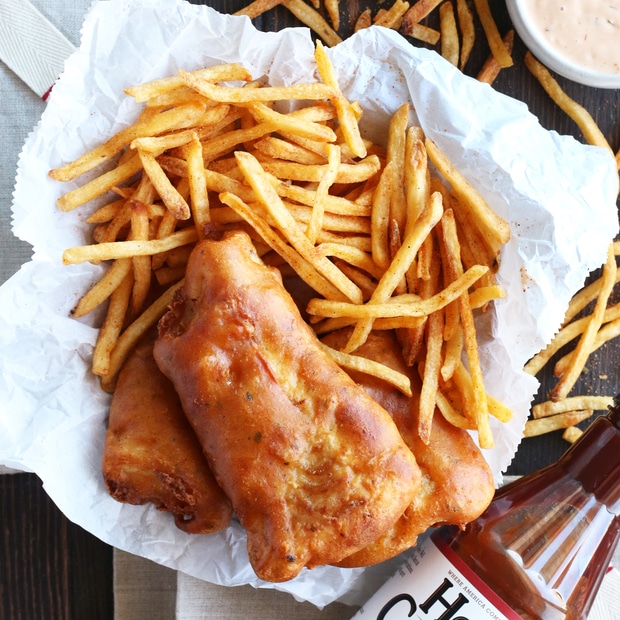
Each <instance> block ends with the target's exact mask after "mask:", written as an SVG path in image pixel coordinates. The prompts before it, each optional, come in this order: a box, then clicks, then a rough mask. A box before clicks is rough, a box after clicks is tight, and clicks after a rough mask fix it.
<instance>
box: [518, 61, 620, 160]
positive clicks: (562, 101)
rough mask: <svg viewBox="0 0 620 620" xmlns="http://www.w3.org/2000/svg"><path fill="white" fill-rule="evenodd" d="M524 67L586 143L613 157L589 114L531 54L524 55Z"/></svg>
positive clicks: (605, 140) (601, 133) (605, 139)
mask: <svg viewBox="0 0 620 620" xmlns="http://www.w3.org/2000/svg"><path fill="white" fill-rule="evenodd" d="M525 65H526V67H527V68H528V69H529V70H530V71H531V73H532V75H534V77H536V79H537V80H538V81H539V82H540V84H541V86H542V87H543V88H544V89H545V91H546V92H547V94H548V95H549V96H550V97H551V99H552V100H553V101H554V102H555V103H556V105H558V106H559V107H560V108H561V109H562V110H563V111H564V112H565V113H566V114H567V115H568V116H569V117H570V118H572V119H573V121H574V122H575V124H576V125H577V126H578V127H579V129H580V130H581V132H582V133H583V136H584V138H585V139H586V141H587V142H588V143H589V144H592V145H594V146H600V147H601V148H604V149H607V150H608V151H609V152H610V153H611V154H612V156H613V151H612V149H611V147H610V146H609V142H608V141H607V138H605V136H604V134H603V132H602V131H601V130H600V128H599V126H598V125H597V124H596V121H595V120H594V119H593V118H592V116H591V114H590V113H589V112H588V111H587V110H586V109H585V108H584V107H583V106H581V105H579V104H578V103H577V102H576V101H575V100H574V99H572V98H571V97H569V96H568V95H567V94H566V92H565V91H564V90H563V89H562V87H561V86H560V85H559V84H558V82H557V80H555V79H554V78H553V76H552V75H551V73H550V72H549V70H548V69H547V68H546V67H545V66H544V65H543V64H542V63H541V62H539V61H538V60H536V58H534V56H533V55H532V53H531V52H526V53H525Z"/></svg>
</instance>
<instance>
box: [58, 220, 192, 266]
mask: <svg viewBox="0 0 620 620" xmlns="http://www.w3.org/2000/svg"><path fill="white" fill-rule="evenodd" d="M197 238H198V235H197V234H196V231H195V229H194V228H188V229H184V230H179V231H177V232H174V233H172V234H171V235H168V236H167V237H165V238H163V239H149V240H148V241H113V242H111V243H99V244H95V245H81V246H76V247H74V248H68V249H67V250H65V251H64V252H63V255H62V261H63V264H65V265H76V264H78V263H85V262H97V261H102V260H110V259H116V258H132V257H134V256H152V255H153V254H159V253H160V252H166V251H168V250H171V249H173V248H178V247H179V246H182V245H187V244H189V243H194V242H195V241H196V240H197Z"/></svg>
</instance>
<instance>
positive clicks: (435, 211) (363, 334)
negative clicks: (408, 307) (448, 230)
mask: <svg viewBox="0 0 620 620" xmlns="http://www.w3.org/2000/svg"><path fill="white" fill-rule="evenodd" d="M442 213H443V207H442V203H441V196H440V195H439V194H437V193H435V194H433V195H432V196H431V199H430V200H429V204H428V208H427V210H426V212H425V213H424V214H423V215H422V216H421V218H420V222H419V226H416V227H415V229H413V230H412V232H411V234H410V235H409V236H407V237H405V239H404V240H403V244H402V245H401V247H400V248H399V250H398V252H397V253H396V256H395V257H394V259H393V260H392V263H391V264H390V268H389V270H388V271H386V272H385V274H384V275H383V277H382V278H381V280H380V281H379V284H377V288H376V289H375V292H374V293H373V295H372V297H371V299H370V301H369V302H368V304H366V305H367V306H368V305H373V304H381V303H384V302H385V301H387V300H388V299H389V298H390V296H391V295H392V293H393V292H394V290H395V289H396V286H397V285H398V283H399V282H400V281H401V279H402V278H403V277H404V276H405V273H406V272H407V269H408V268H409V266H410V265H411V263H412V261H413V260H414V258H415V255H416V254H417V252H418V250H419V248H420V246H421V245H422V242H423V241H424V239H425V238H426V237H427V235H429V234H430V231H431V230H432V229H433V227H434V226H435V224H437V222H438V221H439V219H440V218H441V214H442ZM371 329H372V319H366V320H365V321H362V322H360V323H358V324H357V325H356V326H355V329H354V330H353V333H352V334H351V337H350V338H349V341H348V342H347V345H346V347H345V349H344V351H345V352H346V353H350V352H351V351H355V349H357V348H358V347H360V346H361V345H362V344H363V343H364V342H365V341H366V338H367V337H368V333H369V332H370V330H371Z"/></svg>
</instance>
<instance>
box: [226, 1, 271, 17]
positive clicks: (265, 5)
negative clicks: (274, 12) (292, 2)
mask: <svg viewBox="0 0 620 620" xmlns="http://www.w3.org/2000/svg"><path fill="white" fill-rule="evenodd" d="M279 4H282V0H254V2H250V4H248V5H247V6H245V7H243V8H242V9H239V10H238V11H237V12H236V13H235V15H246V16H247V17H249V18H250V19H256V18H257V17H258V16H259V15H262V14H263V13H266V12H267V11H269V10H270V9H273V7H274V6H278V5H279Z"/></svg>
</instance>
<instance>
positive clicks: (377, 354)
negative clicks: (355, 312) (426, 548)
mask: <svg viewBox="0 0 620 620" xmlns="http://www.w3.org/2000/svg"><path fill="white" fill-rule="evenodd" d="M349 333H350V331H349V330H341V331H338V332H334V333H332V334H330V335H329V336H327V337H326V338H324V339H323V340H324V342H325V343H326V344H329V345H330V346H333V347H335V348H339V347H340V346H343V345H344V344H345V343H346V342H347V341H348V338H349ZM355 353H356V355H361V356H364V357H367V358H369V359H373V360H375V361H379V362H382V363H384V364H386V365H387V366H390V367H391V368H393V369H395V370H399V371H400V372H402V373H404V374H408V375H409V376H410V378H411V384H412V388H413V392H414V396H413V397H412V398H409V397H407V396H405V395H404V394H402V393H401V392H399V391H398V390H396V389H394V388H393V387H391V386H390V385H388V384H387V383H386V382H385V381H382V380H381V379H376V378H374V377H371V376H369V375H366V374H362V373H354V372H351V375H352V377H353V378H354V379H355V380H356V381H357V382H358V383H359V384H360V385H362V386H363V387H364V388H365V389H366V390H367V392H368V393H369V394H370V395H371V396H372V398H373V399H375V400H376V401H377V402H378V403H380V404H381V405H382V406H383V407H384V408H385V409H386V410H387V411H389V412H390V413H391V415H392V417H393V419H394V422H395V423H396V426H397V427H398V429H399V431H400V433H401V435H402V437H403V439H404V440H405V443H406V444H407V445H408V446H409V447H410V448H411V450H412V452H413V453H414V454H415V456H416V459H417V462H418V465H419V466H420V469H421V471H422V485H421V488H420V490H419V492H418V493H417V494H416V495H415V497H414V498H413V501H412V502H411V504H410V505H409V506H408V507H407V509H406V510H405V512H404V513H403V515H402V517H401V518H400V519H399V520H398V521H397V522H396V523H395V524H394V525H393V527H392V528H390V530H389V531H388V532H386V533H384V534H382V535H381V536H379V537H378V539H377V540H375V541H373V543H372V544H370V545H368V546H367V547H366V548H364V549H362V550H360V551H358V552H357V553H355V554H352V555H351V556H350V557H348V558H346V559H345V560H343V561H342V562H340V563H339V564H338V565H339V566H343V567H355V566H368V565H371V564H376V563H377V562H382V561H383V560H386V559H388V558H391V557H393V556H395V555H397V554H398V553H400V552H401V551H404V550H406V549H409V548H410V547H413V546H414V545H415V544H416V541H417V538H418V535H419V534H422V533H423V532H425V531H426V530H427V529H428V528H429V527H432V526H437V525H441V524H453V525H464V524H466V523H469V522H470V521H473V520H474V519H476V518H477V517H478V516H479V515H480V514H481V513H482V512H483V511H484V510H485V509H486V507H487V506H488V505H489V503H490V502H491V499H492V498H493V494H494V491H495V488H494V482H493V474H492V472H491V469H490V467H489V465H488V463H487V462H486V460H485V459H484V456H483V455H482V453H481V451H480V449H479V448H478V446H477V445H476V444H475V442H474V441H473V439H472V438H471V436H470V435H469V433H467V431H465V430H463V429H460V428H456V427H455V426H453V425H451V424H449V423H448V422H447V421H446V420H445V418H444V417H443V416H442V415H441V413H440V412H439V411H436V412H435V416H434V417H433V427H432V431H431V437H430V442H429V444H428V445H427V444H425V443H424V442H423V441H422V440H421V439H420V437H419V435H418V433H417V428H418V395H419V393H420V382H419V378H418V377H417V375H416V373H415V372H412V370H411V368H409V367H407V366H406V364H405V362H404V361H403V359H402V355H401V352H400V346H399V344H398V342H397V340H396V337H395V335H394V333H393V332H387V331H383V332H379V331H375V332H372V333H371V334H370V337H369V339H368V341H367V342H366V344H364V345H363V346H362V347H360V348H359V349H358V350H357V351H356V352H355Z"/></svg>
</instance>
